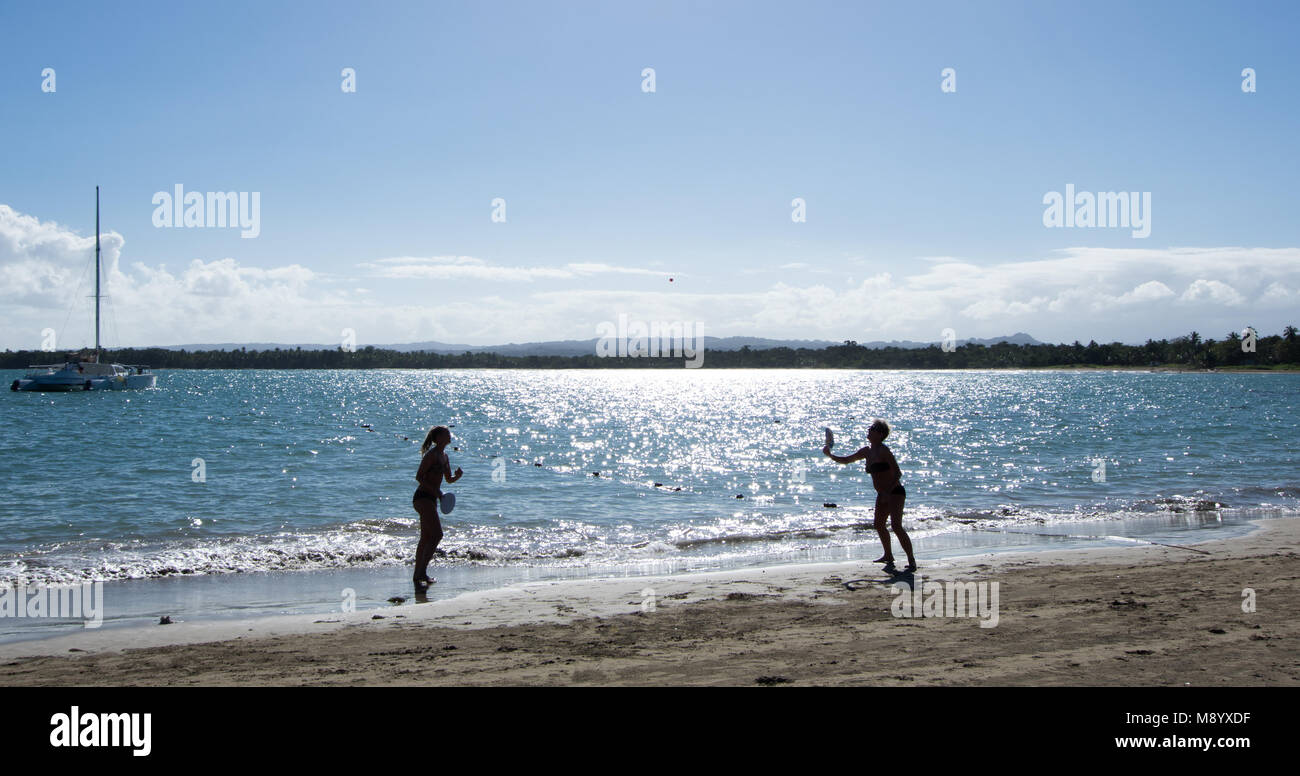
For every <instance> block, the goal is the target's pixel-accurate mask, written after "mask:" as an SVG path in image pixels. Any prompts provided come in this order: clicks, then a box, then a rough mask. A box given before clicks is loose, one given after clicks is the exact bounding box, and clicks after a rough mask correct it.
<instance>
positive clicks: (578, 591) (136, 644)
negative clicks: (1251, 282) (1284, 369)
mask: <svg viewBox="0 0 1300 776" xmlns="http://www.w3.org/2000/svg"><path fill="white" fill-rule="evenodd" d="M1256 525H1257V526H1258V530H1256V531H1254V532H1253V533H1251V534H1249V535H1248V536H1244V537H1239V538H1234V539H1226V540H1216V541H1211V542H1204V543H1200V544H1196V545H1194V547H1195V548H1196V549H1197V550H1201V551H1203V552H1205V553H1208V554H1202V553H1198V552H1193V551H1189V550H1186V549H1177V548H1172V547H1164V546H1151V545H1146V546H1132V547H1119V548H1111V547H1107V548H1102V549H1095V550H1086V551H1079V550H1075V551H1056V552H1033V553H993V554H985V555H974V556H966V557H963V558H956V559H947V560H943V561H936V562H934V563H932V564H928V563H925V561H924V559H923V560H922V563H923V567H922V569H921V571H920V574H921V577H922V579H923V580H924V582H927V583H931V582H944V581H951V580H959V581H962V582H977V583H980V582H988V583H992V582H997V583H998V593H999V596H998V609H997V612H998V616H997V624H996V626H995V627H983V628H982V627H980V623H981V619H980V618H978V617H896V616H894V614H893V613H892V612H891V606H892V605H893V604H894V603H895V600H896V598H897V597H898V595H899V589H898V588H895V587H892V586H891V585H890V582H891V578H890V577H889V576H888V575H885V574H883V573H882V572H880V571H879V567H878V566H875V565H870V564H862V563H827V564H812V565H803V566H783V567H769V568H765V569H744V570H737V571H728V572H718V573H710V574H694V575H683V576H673V577H660V578H645V577H636V578H618V579H597V580H581V581H566V582H549V583H537V584H530V585H522V586H515V587H510V588H503V589H500V590H494V591H489V592H483V593H472V594H467V595H463V596H459V597H456V598H453V599H449V600H446V601H439V602H434V603H428V604H420V605H412V604H410V603H407V604H403V605H399V606H394V607H392V608H389V609H383V610H379V611H377V612H376V611H375V610H367V611H364V612H353V613H349V614H339V615H331V616H321V615H298V616H293V617H278V618H261V619H257V620H248V621H242V622H236V623H231V622H222V623H180V624H177V625H170V626H156V627H151V628H132V629H119V630H116V631H110V630H108V629H105V630H103V631H90V630H87V631H84V632H78V633H75V634H72V635H69V636H61V637H58V638H55V639H45V640H42V641H38V642H23V643H16V644H7V645H3V646H0V685H4V686H19V685H29V686H30V685H37V686H53V685H81V686H92V685H109V686H122V685H146V686H187V685H236V686H238V685H742V686H753V685H901V686H919V685H1122V686H1132V685H1177V686H1183V685H1192V686H1223V685H1232V686H1243V685H1254V686H1261V685H1297V684H1300V648H1298V647H1297V643H1298V642H1297V637H1298V636H1300V619H1298V618H1297V616H1296V615H1297V614H1298V613H1300V518H1287V519H1274V520H1262V521H1258V522H1257V523H1256ZM1189 546H1190V545H1189ZM1246 588H1250V589H1253V590H1254V602H1255V611H1254V612H1245V611H1243V607H1242V604H1243V600H1244V599H1243V590H1244V589H1246ZM989 589H990V588H986V590H989ZM648 590H653V597H654V607H653V610H647V609H648V608H649V607H647V606H646V602H647V600H648V598H649V597H650V594H649V592H648ZM923 592H925V590H924V589H923ZM927 597H928V595H927ZM375 615H378V616H379V617H378V618H376V617H375ZM985 622H986V624H987V623H988V622H991V620H989V619H988V618H986V619H985ZM70 650H77V651H70Z"/></svg>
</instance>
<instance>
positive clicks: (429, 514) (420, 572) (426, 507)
mask: <svg viewBox="0 0 1300 776" xmlns="http://www.w3.org/2000/svg"><path fill="white" fill-rule="evenodd" d="M414 503H415V511H416V512H419V513H420V544H419V545H418V546H417V547H416V548H415V576H414V579H415V581H416V582H422V581H424V579H425V577H427V576H428V575H429V561H431V560H433V552H434V550H436V549H438V542H440V541H442V521H441V520H439V519H438V508H437V507H436V506H435V502H434V501H433V499H427V498H421V499H416V500H415V502H414Z"/></svg>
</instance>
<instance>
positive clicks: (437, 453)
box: [411, 426, 462, 591]
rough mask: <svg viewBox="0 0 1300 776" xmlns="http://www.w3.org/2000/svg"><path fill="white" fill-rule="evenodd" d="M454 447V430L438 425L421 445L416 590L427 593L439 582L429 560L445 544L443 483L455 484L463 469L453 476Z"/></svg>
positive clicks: (413, 500)
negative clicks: (451, 449)
mask: <svg viewBox="0 0 1300 776" xmlns="http://www.w3.org/2000/svg"><path fill="white" fill-rule="evenodd" d="M449 444H451V431H450V429H448V428H447V427H446V426H434V427H433V428H431V429H429V434H428V435H427V436H425V438H424V444H422V445H420V454H421V455H423V456H424V457H423V458H421V459H420V468H419V470H418V471H417V472H416V474H415V479H416V481H417V482H419V483H420V486H419V487H418V488H416V490H415V495H414V496H413V497H412V498H411V505H412V506H413V507H415V511H416V512H418V513H419V515H420V544H419V546H417V547H416V548H415V576H414V578H413V581H414V582H415V589H416V590H417V591H420V590H423V589H425V588H426V587H428V586H429V585H430V584H431V583H433V582H436V581H437V580H434V579H430V578H429V561H430V560H432V559H433V553H434V552H435V551H436V550H437V549H438V542H441V541H442V521H441V520H439V519H438V504H439V502H440V501H441V500H442V483H443V481H444V480H446V481H447V482H448V483H451V482H455V481H456V480H459V479H460V477H461V474H462V472H461V470H460V469H459V468H457V469H456V471H455V472H454V473H453V472H452V471H451V462H450V461H449V460H447V453H446V452H445V451H446V448H447V445H449Z"/></svg>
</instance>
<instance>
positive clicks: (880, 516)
mask: <svg viewBox="0 0 1300 776" xmlns="http://www.w3.org/2000/svg"><path fill="white" fill-rule="evenodd" d="M887 436H889V424H888V423H886V422H885V421H883V420H880V419H879V418H877V419H876V421H875V422H874V423H872V424H871V428H870V429H868V430H867V441H868V442H869V443H870V444H869V445H867V446H866V447H864V448H862V449H861V450H859V451H857V452H856V453H854V454H853V455H845V456H840V455H831V449H830V447H829V446H827V447H823V448H822V452H823V453H825V454H826V456H827V457H829V458H830V459H831V460H832V461H834V462H835V463H853V462H855V461H866V462H867V472H868V473H870V474H871V484H872V485H874V486H875V488H876V532H877V533H879V534H880V543H881V544H883V545H884V546H885V554H884V555H881V556H880V557H879V558H877V559H876V561H875V562H876V563H884V564H885V570H886V571H893V570H894V551H893V548H892V547H891V546H890V542H889V531H888V530H886V529H885V518H886V517H889V518H892V528H893V529H894V533H895V534H897V535H898V543H899V544H901V545H903V551H904V552H906V553H907V570H908V571H915V570H916V558H915V557H913V555H912V540H911V539H910V538H908V536H907V531H904V530H903V502H904V501H905V500H906V499H907V491H906V490H904V489H903V484H902V482H900V480H901V479H902V477H903V471H902V470H901V469H899V468H898V461H897V460H896V459H895V458H894V454H893V452H891V451H890V449H889V448H888V447H885V444H884V442H885V437H887Z"/></svg>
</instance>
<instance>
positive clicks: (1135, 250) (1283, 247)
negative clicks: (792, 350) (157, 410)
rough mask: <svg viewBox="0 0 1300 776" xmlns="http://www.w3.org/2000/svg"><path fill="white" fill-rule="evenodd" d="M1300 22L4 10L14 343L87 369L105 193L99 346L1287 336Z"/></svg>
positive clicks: (759, 6) (1285, 8)
mask: <svg viewBox="0 0 1300 776" xmlns="http://www.w3.org/2000/svg"><path fill="white" fill-rule="evenodd" d="M1298 21H1300V5H1297V4H1294V3H1260V4H1252V5H1250V6H1249V7H1238V6H1235V5H1233V4H1229V3H1192V2H1177V3H1165V2H1141V3H1133V2H1123V3H1111V2H1094V3H1088V4H1086V7H1082V6H1080V5H1079V4H1077V3H1063V2H1027V3H1010V2H979V3H969V2H953V3H944V2H938V3H924V4H920V3H870V2H851V3H850V2H846V3H829V2H815V1H814V2H804V3H797V4H791V3H788V2H680V3H654V2H645V3H631V2H576V1H569V0H566V1H565V2H536V1H535V2H457V3H450V2H413V3H405V2H385V3H383V4H376V5H373V6H372V5H369V4H357V3H330V2H311V3H305V2H303V3H299V2H238V1H232V2H223V3H215V4H194V3H183V4H182V3H150V2H132V3H128V4H125V5H113V6H100V5H92V4H89V3H84V4H83V3H61V4H51V3H16V2H11V1H9V0H0V347H2V348H11V349H35V348H38V347H40V346H41V345H42V344H43V343H45V342H46V341H47V340H48V330H51V329H52V330H54V332H55V334H56V337H57V347H58V348H60V349H62V348H70V347H77V346H81V345H84V344H90V343H93V338H94V333H93V316H92V312H91V311H92V310H93V301H92V300H90V299H88V298H87V296H88V295H89V294H92V293H93V284H94V280H93V256H94V235H95V221H94V216H95V211H94V197H95V186H100V187H101V209H102V216H101V217H102V234H103V238H102V244H103V251H104V262H105V265H104V266H105V270H104V277H105V282H106V291H105V293H106V294H107V295H108V301H107V303H106V305H105V311H106V312H105V326H104V333H103V337H104V344H105V345H107V346H114V347H116V346H150V345H177V344H187V343H230V342H281V343H335V342H339V341H341V339H342V338H344V337H346V336H347V335H345V333H344V330H345V329H346V330H350V331H351V332H352V336H353V337H354V338H355V341H356V342H357V344H358V346H363V345H366V344H375V345H382V344H395V343H408V342H424V341H430V340H437V341H442V342H449V343H464V344H473V345H487V344H498V343H505V342H528V341H538V340H558V339H590V338H594V337H596V336H597V327H598V326H599V325H600V324H601V323H602V322H605V321H617V320H618V319H619V317H620V316H627V318H628V319H630V320H633V321H647V322H652V321H663V322H687V323H696V324H698V326H699V328H700V330H702V331H703V332H704V333H705V334H707V335H712V336H731V335H750V336H763V337H773V338H780V339H829V340H845V339H853V340H858V341H872V340H893V339H909V340H921V341H933V340H939V339H941V337H942V336H943V334H942V332H943V330H944V329H952V330H953V332H955V335H956V336H957V337H958V338H966V337H991V336H998V335H1004V334H1011V333H1014V332H1028V333H1030V334H1032V335H1033V336H1035V337H1037V338H1038V339H1040V340H1045V341H1052V342H1071V341H1074V340H1080V341H1083V342H1087V341H1089V340H1091V339H1095V340H1097V341H1099V342H1109V341H1122V342H1142V341H1145V340H1146V339H1147V338H1148V337H1152V338H1156V339H1159V338H1162V337H1174V336H1179V335H1182V334H1186V333H1187V332H1189V331H1192V330H1197V331H1199V332H1201V334H1202V335H1203V336H1207V337H1216V338H1220V337H1222V336H1224V335H1225V334H1226V333H1228V332H1229V331H1241V330H1242V329H1243V328H1244V327H1245V326H1247V325H1250V326H1253V327H1254V328H1256V329H1257V330H1258V331H1260V332H1261V333H1263V334H1272V333H1276V332H1278V331H1280V330H1281V328H1282V327H1283V326H1285V325H1287V324H1300V314H1298V310H1300V304H1298V303H1300V218H1297V216H1296V210H1297V205H1300V197H1297V194H1296V191H1295V186H1296V185H1297V179H1298V176H1297V172H1298V167H1300V162H1298V161H1297V160H1298V158H1300V157H1298V155H1297V153H1296V145H1295V142H1296V141H1295V139H1296V137H1297V136H1298V134H1300V133H1298V132H1297V130H1300V55H1298V54H1297V53H1296V46H1295V41H1296V39H1297V37H1298V35H1297V33H1298V32H1300V25H1298V24H1297V22H1298ZM1247 68H1250V69H1251V71H1253V77H1252V78H1249V79H1248V78H1247V76H1245V75H1243V71H1244V70H1246V69H1247ZM345 69H351V70H350V72H352V73H354V77H353V78H352V79H351V83H345V81H347V80H349V79H348V78H347V76H345V73H344V71H345ZM647 69H653V84H652V85H651V83H650V82H649V80H648V75H647V73H648V71H647ZM948 69H951V70H948ZM51 70H52V74H51V72H50V71H51ZM1248 81H1253V84H1250V85H1251V86H1253V91H1246V90H1244V89H1243V85H1245V84H1247V82H1248ZM345 86H353V87H354V90H345V88H344V87H345ZM1067 185H1068V186H1071V187H1072V188H1071V190H1072V191H1074V192H1075V194H1076V196H1079V195H1080V194H1081V193H1087V194H1088V195H1089V196H1095V195H1099V194H1101V193H1108V192H1135V193H1136V194H1135V195H1134V196H1133V197H1132V198H1133V200H1134V201H1135V202H1139V203H1149V204H1148V205H1146V206H1144V207H1141V208H1140V209H1139V211H1138V212H1137V213H1134V214H1133V215H1136V216H1138V217H1139V218H1140V219H1141V220H1143V221H1144V222H1145V227H1144V228H1143V229H1141V230H1139V229H1135V228H1132V227H1133V225H1134V224H1132V223H1130V224H1128V225H1125V226H1119V225H1114V226H1112V225H1106V226H1098V225H1094V226H1091V227H1089V226H1083V225H1078V223H1076V222H1075V220H1074V219H1073V218H1072V219H1071V223H1072V224H1074V225H1069V226H1067V225H1064V224H1063V223H1062V224H1061V225H1058V226H1048V225H1046V224H1047V223H1049V222H1050V221H1051V219H1050V218H1049V217H1048V215H1047V211H1048V210H1049V203H1050V200H1051V195H1052V193H1053V192H1055V193H1056V194H1057V196H1060V197H1064V195H1065V194H1066V193H1067ZM177 186H181V187H182V191H183V192H185V193H189V192H197V193H198V195H199V198H200V206H199V207H198V208H197V210H196V212H202V213H204V214H205V220H206V209H207V208H208V207H209V206H214V201H213V199H214V198H211V197H209V196H208V193H209V192H214V193H215V192H235V193H243V194H244V195H245V208H246V209H245V214H246V215H248V216H250V218H249V219H247V227H248V228H241V227H239V226H235V227H231V226H224V227H223V226H216V225H209V224H205V225H203V226H199V225H190V226H186V225H185V224H184V221H185V219H184V218H183V217H182V218H181V219H180V220H179V221H177V222H173V223H168V222H167V221H166V220H165V219H163V218H162V215H161V210H164V209H166V208H165V207H160V204H159V203H160V202H161V201H162V200H160V199H159V197H160V196H161V195H162V194H164V193H166V194H169V195H170V194H173V193H174V192H175V190H176V187H177ZM254 197H256V199H254ZM1148 197H1149V199H1147V198H1148ZM796 200H798V201H799V202H796ZM220 203H221V200H216V204H220ZM800 203H801V205H800ZM254 204H256V207H254ZM1080 207H1086V204H1085V203H1084V202H1083V201H1082V200H1075V202H1074V206H1073V207H1068V206H1067V209H1069V210H1070V211H1071V216H1074V215H1075V214H1076V212H1077V208H1080ZM183 208H184V206H183V205H182V216H183ZM1104 210H1105V207H1104V206H1103V207H1101V208H1100V209H1099V210H1098V211H1095V212H1094V223H1095V221H1096V219H1097V217H1098V216H1097V213H1100V211H1104ZM169 212H174V211H169ZM251 216H256V218H251ZM800 216H802V217H801V218H800ZM191 220H192V221H193V219H191ZM1078 220H1079V221H1081V222H1083V223H1086V220H1084V219H1083V217H1081V218H1080V219H1078ZM173 221H175V220H174V219H173ZM1140 231H1145V232H1147V234H1146V236H1135V234H1137V233H1139V232H1140ZM244 233H247V234H248V235H249V236H241V235H242V234H244Z"/></svg>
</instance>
